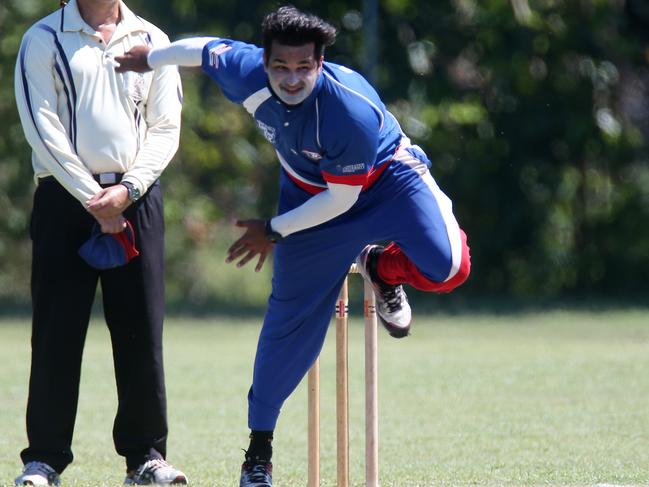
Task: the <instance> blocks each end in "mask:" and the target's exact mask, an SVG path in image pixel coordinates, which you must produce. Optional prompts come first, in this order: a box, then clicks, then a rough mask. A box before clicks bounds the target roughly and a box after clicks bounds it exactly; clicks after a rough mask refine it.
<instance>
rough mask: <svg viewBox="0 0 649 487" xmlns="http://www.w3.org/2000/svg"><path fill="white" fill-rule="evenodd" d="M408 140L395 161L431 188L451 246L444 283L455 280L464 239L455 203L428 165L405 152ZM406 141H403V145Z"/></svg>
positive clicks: (408, 143) (460, 260)
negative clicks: (405, 165) (411, 171)
mask: <svg viewBox="0 0 649 487" xmlns="http://www.w3.org/2000/svg"><path fill="white" fill-rule="evenodd" d="M406 140H407V143H406V144H405V145H402V146H401V148H400V150H399V152H398V153H397V155H396V156H395V158H394V159H395V160H396V161H399V162H401V163H402V164H407V165H408V166H410V167H411V168H412V169H413V170H414V171H415V172H417V174H419V176H420V177H421V178H422V179H423V181H424V183H426V186H428V188H430V191H431V193H433V196H434V197H435V200H436V201H437V206H438V207H439V211H440V213H441V214H442V218H443V219H444V225H445V226H446V234H447V235H448V241H449V244H450V245H451V261H452V262H451V270H450V271H449V273H448V277H447V278H446V279H444V282H446V281H448V280H449V279H451V278H453V277H454V276H455V274H457V272H458V270H460V264H461V262H462V237H461V234H460V226H459V225H458V223H457V220H456V219H455V216H454V215H453V203H452V202H451V200H450V199H449V197H448V196H446V195H445V194H444V192H443V191H442V190H441V189H439V186H438V185H437V182H435V179H434V178H433V176H432V175H431V174H430V171H429V170H428V168H427V167H426V164H424V163H423V162H421V161H420V160H419V159H417V158H416V157H413V156H412V155H411V154H410V153H409V152H407V151H405V150H404V149H406V148H407V147H408V146H409V145H410V140H408V139H407V138H406ZM403 143H404V141H403V140H402V144H403Z"/></svg>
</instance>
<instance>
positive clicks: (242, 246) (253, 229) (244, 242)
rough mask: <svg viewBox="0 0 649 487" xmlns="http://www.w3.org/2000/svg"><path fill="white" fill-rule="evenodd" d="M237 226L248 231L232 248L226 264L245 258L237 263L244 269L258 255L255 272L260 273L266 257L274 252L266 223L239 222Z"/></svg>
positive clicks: (262, 221)
mask: <svg viewBox="0 0 649 487" xmlns="http://www.w3.org/2000/svg"><path fill="white" fill-rule="evenodd" d="M235 226H237V227H240V228H245V229H246V231H245V233H244V234H243V235H242V236H241V237H240V238H239V239H238V240H237V241H236V242H234V243H233V244H232V245H231V246H230V248H229V249H228V255H227V257H226V259H225V262H227V263H228V264H229V263H230V262H232V261H233V260H236V259H238V258H239V257H241V256H243V257H242V258H241V260H239V262H237V267H243V266H244V265H246V264H247V263H248V262H250V261H251V260H252V259H254V258H255V257H256V256H257V255H258V256H259V260H258V261H257V265H256V266H255V272H259V271H260V270H261V268H262V267H263V266H264V262H266V257H267V256H268V254H270V253H271V252H272V250H273V244H272V243H271V242H270V241H269V240H268V239H267V238H266V221H265V220H237V221H236V222H235Z"/></svg>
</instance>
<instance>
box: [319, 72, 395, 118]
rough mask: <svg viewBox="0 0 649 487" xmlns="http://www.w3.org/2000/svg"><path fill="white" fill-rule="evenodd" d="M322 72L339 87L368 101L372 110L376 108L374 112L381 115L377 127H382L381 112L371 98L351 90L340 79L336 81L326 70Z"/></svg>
mask: <svg viewBox="0 0 649 487" xmlns="http://www.w3.org/2000/svg"><path fill="white" fill-rule="evenodd" d="M322 72H323V73H324V75H325V76H326V77H327V78H329V79H330V80H331V81H333V82H334V83H336V84H337V85H339V86H340V87H342V88H344V89H346V90H347V91H349V92H350V93H353V94H355V95H356V96H358V97H360V98H362V99H363V100H365V101H366V102H367V103H369V104H370V106H371V107H372V108H373V109H374V110H376V113H378V114H379V117H381V123H380V124H379V129H382V128H383V113H382V112H381V109H380V108H379V107H377V106H376V104H375V103H374V102H372V100H370V99H369V98H367V97H366V96H363V95H361V94H360V93H359V92H358V91H354V90H352V89H351V88H348V87H347V86H345V85H344V84H342V83H341V82H340V81H338V80H337V79H335V78H334V77H333V76H331V75H330V74H329V73H327V72H326V71H322Z"/></svg>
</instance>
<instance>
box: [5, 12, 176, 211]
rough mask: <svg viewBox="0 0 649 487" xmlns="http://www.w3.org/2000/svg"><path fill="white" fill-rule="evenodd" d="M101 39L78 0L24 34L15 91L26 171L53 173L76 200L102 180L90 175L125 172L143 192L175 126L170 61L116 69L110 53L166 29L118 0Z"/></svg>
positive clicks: (168, 150)
mask: <svg viewBox="0 0 649 487" xmlns="http://www.w3.org/2000/svg"><path fill="white" fill-rule="evenodd" d="M120 12H121V20H120V22H119V23H118V24H117V28H116V30H115V33H114V34H113V37H112V38H111V40H110V42H109V43H108V44H107V45H106V44H105V43H104V41H103V40H102V38H101V36H100V35H99V33H98V32H96V31H95V30H94V29H93V28H92V27H90V26H89V25H88V24H86V23H85V22H84V20H83V19H82V18H81V15H80V14H79V9H78V7H77V2H76V0H71V1H70V2H69V3H68V4H67V5H66V6H65V7H63V8H61V9H59V10H57V11H56V12H54V13H52V14H50V15H48V16H47V17H45V18H44V19H42V20H41V21H39V22H37V23H36V24H34V25H33V26H32V27H31V28H30V29H29V30H28V31H27V32H26V33H25V35H24V36H23V40H22V43H21V46H20V52H19V55H18V59H17V62H16V73H15V75H16V76H15V92H16V104H17V105H18V111H19V113H20V120H21V122H22V126H23V130H24V132H25V137H26V139H27V141H28V142H29V144H30V146H31V147H32V151H33V152H32V165H33V167H34V177H35V180H37V179H38V178H39V177H44V176H49V175H52V176H54V177H55V178H56V179H57V180H58V181H59V182H60V183H61V184H62V185H63V186H64V187H65V188H66V189H67V190H68V191H69V192H70V193H71V194H73V195H74V196H75V197H76V198H77V199H78V200H79V201H81V203H85V202H86V201H87V200H88V199H89V198H91V197H92V196H93V195H94V194H95V193H97V192H98V191H99V190H100V189H101V188H100V186H99V184H98V183H97V182H96V181H95V179H94V178H93V174H99V173H104V172H118V173H124V177H123V180H124V181H130V182H131V183H133V184H134V185H135V186H136V187H137V188H139V189H140V192H141V193H142V194H144V192H146V190H147V189H148V188H149V186H151V185H152V184H153V183H154V182H155V181H156V179H158V177H159V176H160V174H161V173H162V171H163V170H164V169H165V167H166V166H167V164H168V163H169V161H170V160H171V158H172V157H173V155H174V154H175V152H176V150H177V149H178V139H179V135H180V115H181V107H182V88H181V84H180V77H179V75H178V69H177V68H176V67H175V66H164V67H161V68H159V69H156V70H154V71H151V72H149V73H145V74H137V73H126V74H121V73H116V72H115V68H114V66H115V64H116V63H115V61H114V57H115V56H118V55H121V54H123V53H124V52H126V51H128V50H129V49H131V48H132V47H133V46H137V45H149V46H154V47H155V46H164V45H167V44H169V39H168V37H167V36H166V35H165V34H164V32H162V31H161V30H160V29H158V28H157V27H155V26H154V25H153V24H151V23H149V22H147V21H145V20H144V19H142V18H140V17H138V16H136V15H135V14H133V13H132V12H131V11H130V10H129V9H128V8H127V7H126V5H124V3H120Z"/></svg>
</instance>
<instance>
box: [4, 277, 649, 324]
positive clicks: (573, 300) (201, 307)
mask: <svg viewBox="0 0 649 487" xmlns="http://www.w3.org/2000/svg"><path fill="white" fill-rule="evenodd" d="M407 292H408V297H409V300H410V303H411V305H412V308H413V312H414V313H415V314H419V315H435V314H447V315H449V314H450V315H472V314H490V315H517V314H526V313H541V312H546V311H552V310H565V311H581V312H605V311H613V310H640V311H644V310H646V311H649V303H648V302H647V299H646V296H644V295H640V294H638V295H637V296H629V295H626V296H606V297H602V296H592V295H590V296H583V295H582V296H580V295H572V296H561V297H530V298H521V297H511V296H486V295H481V296H474V295H470V294H468V293H462V292H459V291H458V292H455V293H452V294H445V295H436V294H431V293H424V292H421V291H417V290H414V289H409V290H408V291H407ZM265 310H266V305H265V302H264V303H263V304H256V305H250V304H242V303H237V302H235V301H232V300H224V299H218V298H216V297H213V298H210V299H203V300H200V301H196V300H194V301H190V300H176V301H172V302H169V303H167V317H169V318H175V317H195V318H201V317H210V316H229V317H235V318H259V319H260V318H261V317H262V316H263V314H264V312H265ZM349 310H350V311H349V312H350V315H352V316H360V314H361V310H362V286H361V285H360V283H358V282H352V283H350V290H349ZM102 316H103V309H102V306H101V298H100V297H99V298H98V299H96V300H95V306H94V308H93V317H102ZM0 318H18V319H25V320H29V319H31V304H30V303H29V302H26V301H24V300H12V299H0Z"/></svg>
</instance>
